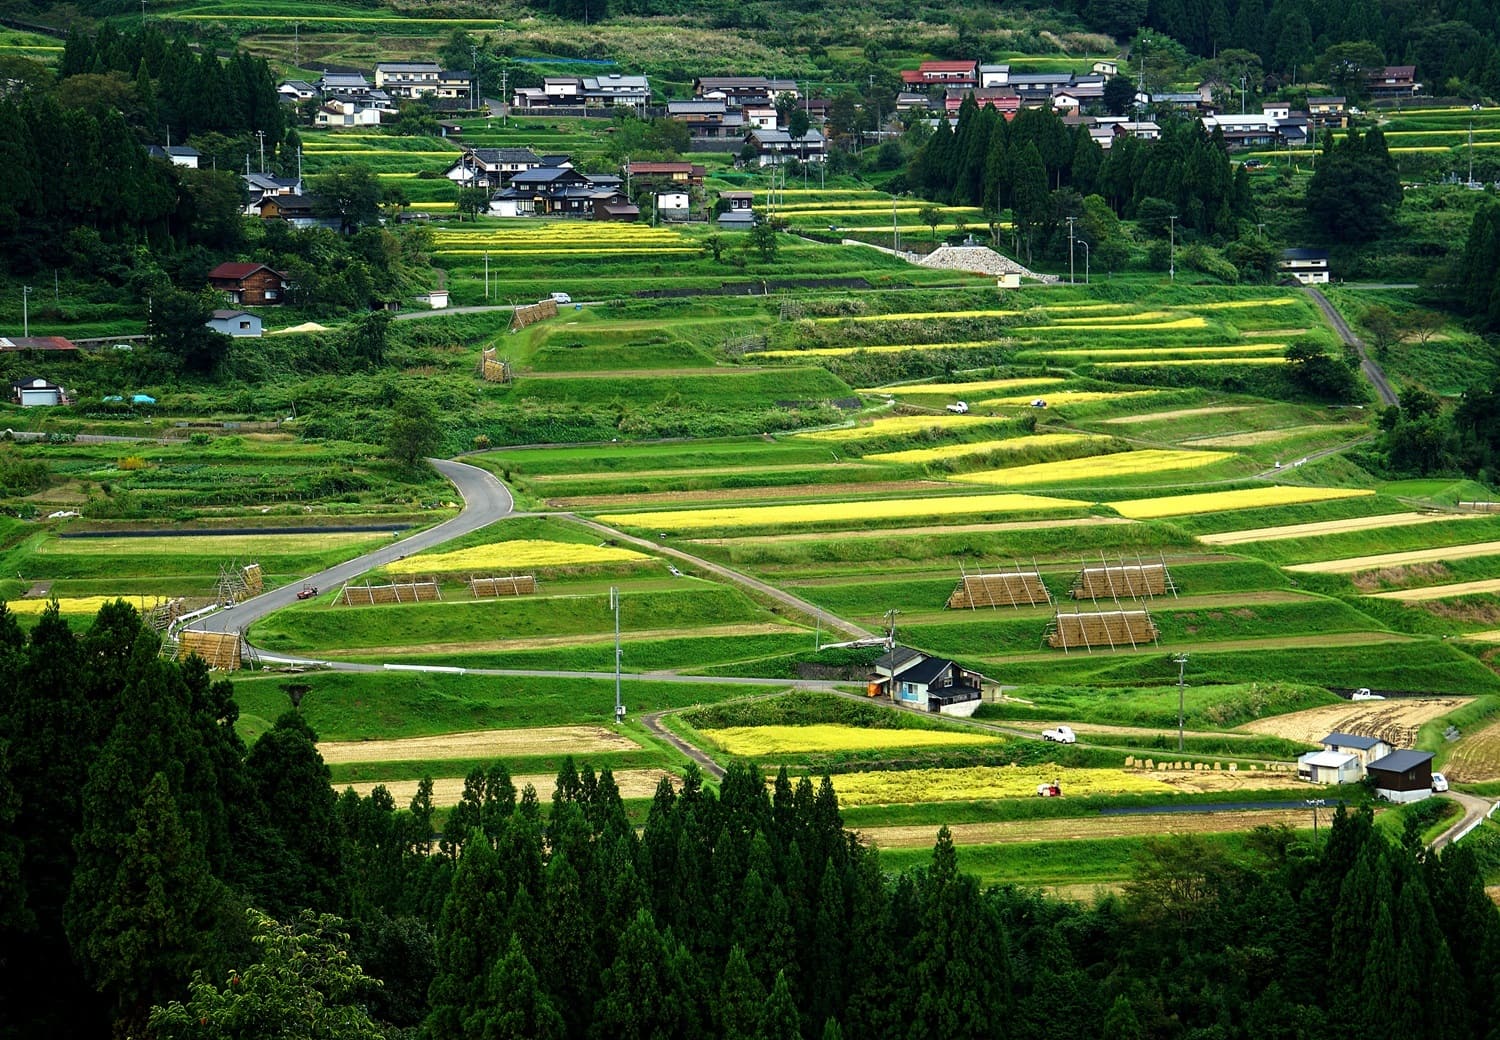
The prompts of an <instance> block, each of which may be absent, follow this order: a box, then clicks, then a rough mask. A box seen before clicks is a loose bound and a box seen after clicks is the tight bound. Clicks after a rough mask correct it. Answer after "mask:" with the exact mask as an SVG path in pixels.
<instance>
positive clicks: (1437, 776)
mask: <svg viewBox="0 0 1500 1040" xmlns="http://www.w3.org/2000/svg"><path fill="white" fill-rule="evenodd" d="M1432 789H1433V790H1434V791H1436V792H1438V793H1439V794H1441V793H1442V792H1444V791H1446V790H1448V778H1447V777H1446V776H1444V775H1443V774H1442V773H1433V774H1432Z"/></svg>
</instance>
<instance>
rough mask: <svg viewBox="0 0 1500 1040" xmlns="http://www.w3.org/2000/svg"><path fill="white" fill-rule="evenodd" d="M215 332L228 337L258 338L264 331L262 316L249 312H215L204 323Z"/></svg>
mask: <svg viewBox="0 0 1500 1040" xmlns="http://www.w3.org/2000/svg"><path fill="white" fill-rule="evenodd" d="M204 324H205V325H207V326H208V327H209V328H211V329H213V330H214V331H215V332H222V333H224V335H226V336H234V337H235V338H236V339H238V338H240V337H247V338H258V337H259V336H260V335H261V333H262V332H263V331H264V326H263V324H262V323H261V320H260V316H259V315H255V314H251V313H250V312H248V311H231V310H222V311H214V313H213V316H212V317H211V318H209V319H208V321H206V322H204Z"/></svg>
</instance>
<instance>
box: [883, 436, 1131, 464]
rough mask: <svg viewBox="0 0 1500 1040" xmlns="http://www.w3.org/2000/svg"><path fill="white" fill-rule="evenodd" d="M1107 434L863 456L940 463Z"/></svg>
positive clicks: (1090, 441)
mask: <svg viewBox="0 0 1500 1040" xmlns="http://www.w3.org/2000/svg"><path fill="white" fill-rule="evenodd" d="M1108 442H1109V438H1108V437H1100V436H1097V435H1095V434H1091V433H1038V434H1034V435H1033V436H1030V437H1011V438H1009V439H1008V440H1003V441H973V442H971V443H968V444H944V445H942V446H941V447H937V448H910V449H908V450H906V451H887V452H881V453H879V454H876V455H866V456H865V458H866V459H869V460H870V461H872V462H893V463H898V464H904V463H913V462H941V461H943V460H946V459H962V458H968V457H970V456H973V455H990V454H994V453H997V452H999V453H1003V452H1008V451H1009V452H1021V451H1028V450H1031V449H1034V448H1060V447H1066V446H1069V445H1082V444H1107V443H1108Z"/></svg>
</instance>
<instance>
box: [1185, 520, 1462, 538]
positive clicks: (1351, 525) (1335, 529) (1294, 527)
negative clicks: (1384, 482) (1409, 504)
mask: <svg viewBox="0 0 1500 1040" xmlns="http://www.w3.org/2000/svg"><path fill="white" fill-rule="evenodd" d="M1479 515H1480V514H1478V513H1386V514H1385V515H1383V516H1355V517H1349V518H1348V519H1345V520H1321V521H1317V522H1315V523H1309V524H1287V525H1286V526H1284V527H1254V528H1249V529H1247V530H1244V531H1221V532H1219V533H1218V534H1200V535H1199V536H1198V541H1200V542H1202V543H1203V544H1204V545H1246V544H1249V543H1251V542H1272V541H1277V540H1278V539H1282V538H1310V537H1312V536H1314V535H1320V534H1341V533H1345V532H1349V531H1378V530H1380V529H1381V528H1385V527H1413V526H1416V525H1418V524H1431V523H1437V522H1439V521H1444V522H1446V521H1449V520H1463V519H1474V518H1476V517H1478V516H1479Z"/></svg>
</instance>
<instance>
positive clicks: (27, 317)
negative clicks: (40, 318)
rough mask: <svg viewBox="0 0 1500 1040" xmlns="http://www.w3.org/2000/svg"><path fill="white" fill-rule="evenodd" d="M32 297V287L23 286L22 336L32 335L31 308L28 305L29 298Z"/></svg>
mask: <svg viewBox="0 0 1500 1040" xmlns="http://www.w3.org/2000/svg"><path fill="white" fill-rule="evenodd" d="M30 295H31V286H29V285H23V286H21V335H22V336H23V337H29V336H30V335H31V308H30V307H29V306H28V305H27V297H29V296H30Z"/></svg>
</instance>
